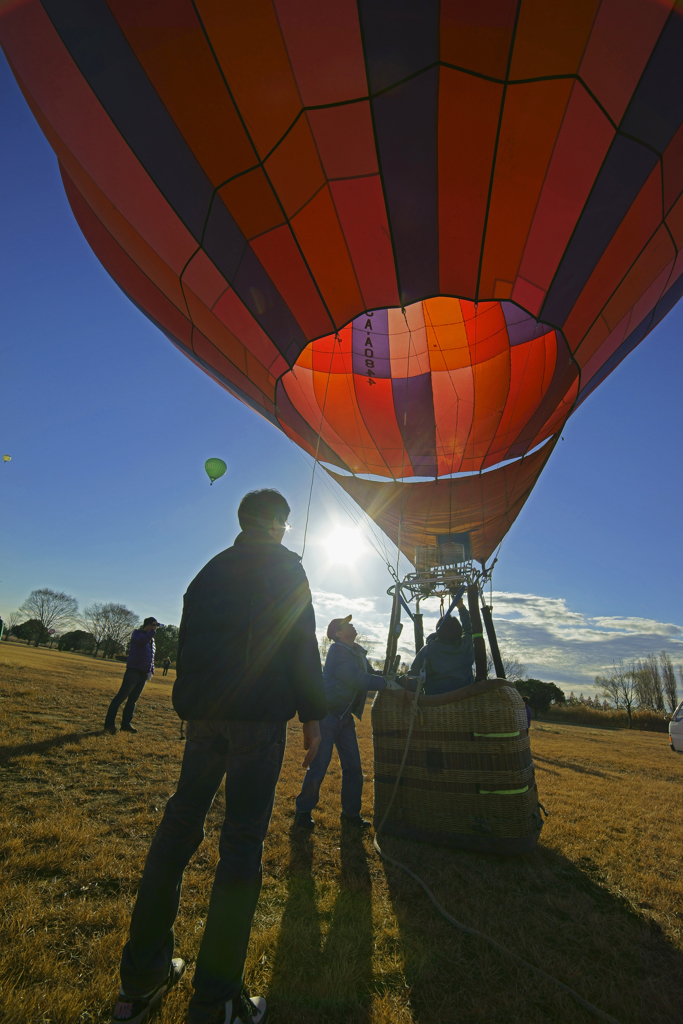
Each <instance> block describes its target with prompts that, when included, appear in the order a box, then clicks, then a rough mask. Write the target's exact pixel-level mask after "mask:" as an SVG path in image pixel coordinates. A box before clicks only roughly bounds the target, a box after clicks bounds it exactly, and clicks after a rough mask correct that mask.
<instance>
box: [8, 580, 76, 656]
mask: <svg viewBox="0 0 683 1024" xmlns="http://www.w3.org/2000/svg"><path fill="white" fill-rule="evenodd" d="M19 611H20V612H22V613H23V614H24V615H26V616H27V617H28V618H29V619H36V620H37V621H38V622H40V623H41V625H42V626H44V627H45V629H54V630H58V629H62V628H63V627H64V626H67V625H69V624H70V623H71V622H73V620H74V619H75V618H76V614H77V612H78V601H77V600H76V598H75V597H70V596H69V594H65V593H64V592H63V591H61V590H50V589H49V588H48V587H43V589H42V590H32V591H31V593H30V594H29V595H28V597H27V598H26V600H25V601H24V603H23V604H22V606H21V607H20V609H19ZM37 646H38V641H37V640H36V647H37Z"/></svg>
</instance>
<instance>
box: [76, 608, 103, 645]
mask: <svg viewBox="0 0 683 1024" xmlns="http://www.w3.org/2000/svg"><path fill="white" fill-rule="evenodd" d="M105 607H106V605H104V604H100V603H98V602H97V601H95V603H94V604H90V605H88V607H87V608H84V609H83V614H82V615H81V618H80V622H79V625H80V626H82V628H83V629H84V630H85V632H86V633H90V635H91V636H92V637H93V638H94V640H95V647H94V650H93V652H92V653H93V658H96V657H97V655H98V654H99V651H100V648H101V647H102V644H103V643H104V641H105V640H106V637H107V615H106V613H105V611H104V609H105Z"/></svg>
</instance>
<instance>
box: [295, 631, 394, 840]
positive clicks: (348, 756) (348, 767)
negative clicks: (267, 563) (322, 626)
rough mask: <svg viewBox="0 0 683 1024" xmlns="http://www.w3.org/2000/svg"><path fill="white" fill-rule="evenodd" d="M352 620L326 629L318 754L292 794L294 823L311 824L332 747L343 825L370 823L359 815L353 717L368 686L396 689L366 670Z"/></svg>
mask: <svg viewBox="0 0 683 1024" xmlns="http://www.w3.org/2000/svg"><path fill="white" fill-rule="evenodd" d="M351 618H352V616H351V615H346V616H345V617H344V618H343V619H332V621H331V622H330V624H329V626H328V627H327V636H328V638H329V639H330V640H331V641H332V643H331V644H330V649H329V650H328V652H327V658H326V659H325V668H324V670H323V679H324V680H325V695H326V697H327V717H326V718H323V720H322V722H321V723H320V736H321V739H320V746H319V747H318V753H317V754H316V756H315V758H314V759H313V761H311V763H310V765H309V766H308V770H307V772H306V774H305V775H304V781H303V785H302V787H301V792H300V793H299V795H298V797H297V798H296V812H295V815H294V823H295V825H297V826H298V827H299V828H314V826H315V822H314V821H313V818H312V817H311V811H312V810H313V808H314V807H317V806H318V800H319V799H320V787H321V785H322V782H323V779H324V778H325V773H326V772H327V769H328V767H329V764H330V759H331V758H332V751H333V750H334V748H335V747H336V748H337V753H338V754H339V761H340V764H341V769H342V784H341V805H342V813H341V821H342V825H351V826H355V827H356V828H367V826H368V825H369V824H370V823H369V822H368V821H365V820H364V819H363V818H362V817H361V813H360V807H361V796H362V793H363V769H362V767H361V761H360V750H359V749H358V738H357V736H356V725H355V722H354V720H353V716H354V715H355V716H356V717H357V718H358V719H360V718H361V716H362V714H363V709H364V707H365V698H366V696H367V693H368V690H385V689H386V688H387V687H390V688H391V689H400V687H399V686H398V684H397V683H396V682H395V680H394V679H393V677H387V678H385V677H384V676H383V675H382V673H381V672H375V671H374V670H373V669H371V668H370V665H369V664H368V659H367V656H366V655H367V651H366V650H365V648H363V647H361V646H360V644H357V643H356V642H355V641H356V637H357V635H358V634H357V632H356V630H355V628H354V627H353V626H352V625H351Z"/></svg>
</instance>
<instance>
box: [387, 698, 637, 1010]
mask: <svg viewBox="0 0 683 1024" xmlns="http://www.w3.org/2000/svg"><path fill="white" fill-rule="evenodd" d="M423 682H424V679H423V678H421V679H420V681H419V682H418V684H417V686H416V688H415V697H414V699H413V700H412V701H411V703H410V722H409V724H408V736H407V738H406V745H405V749H404V751H403V758H402V760H401V764H400V766H399V769H398V772H397V773H396V781H395V783H394V788H393V790H392V793H391V797H390V799H389V803H388V804H387V808H386V810H385V812H384V816H383V818H382V820H381V821H380V823H379V826H378V828H377V830H376V831H375V835H374V837H373V840H372V844H373V846H374V847H375V850H376V851H377V853H378V855H379V856H380V857H381V858H382V860H385V861H387V862H388V863H389V864H393V865H394V867H397V868H400V869H401V871H405V873H406V874H407V875H410V877H411V878H412V879H414V880H415V881H416V882H417V884H418V885H419V886H420V888H421V889H423V890H424V892H425V893H426V894H427V896H428V897H429V899H430V900H431V901H432V903H433V904H434V906H435V907H436V909H437V910H438V912H439V913H440V914H441V916H442V917H443V918H445V919H446V921H448V923H449V924H451V925H453V927H454V928H457V929H458V931H461V932H464V933H465V935H471V936H473V938H475V939H482V940H483V941H484V942H487V943H488V944H489V946H493V948H494V949H497V950H498V952H499V953H502V954H503V955H504V956H507V957H509V958H510V959H511V960H514V961H515V962H516V963H518V964H522V965H523V966H524V967H528V968H529V970H530V971H533V973H534V974H536V975H537V976H538V977H539V978H543V979H544V980H545V981H551V982H552V983H553V985H555V986H557V988H559V989H561V990H562V991H563V992H566V993H567V995H569V996H571V997H572V999H574V1000H575V1002H577V1003H578V1004H579V1005H580V1006H583V1008H584V1010H587V1011H588V1012H589V1013H591V1014H592V1015H593V1016H594V1017H598V1018H599V1019H600V1020H604V1021H607V1022H608V1024H620V1022H619V1021H618V1020H617V1019H616V1017H610V1015H609V1014H608V1013H605V1012H604V1010H601V1009H599V1008H598V1007H597V1006H594V1005H593V1003H589V1002H588V1000H587V999H584V998H583V996H580V995H579V993H578V992H575V991H574V989H573V988H570V987H569V985H565V983H564V982H563V981H559V980H558V979H557V978H554V977H553V975H552V974H548V973H547V971H544V970H542V969H541V968H540V967H535V966H534V964H531V963H529V961H528V960H525V959H524V958H523V957H521V956H518V955H517V954H516V953H513V952H512V951H511V950H509V949H508V948H507V946H503V945H502V943H500V942H497V941H496V939H492V938H491V937H490V936H489V935H484V933H483V932H480V931H477V929H476V928H470V927H469V926H468V925H466V924H463V923H462V922H461V921H457V920H456V919H455V918H454V917H453V916H452V915H451V914H449V913H448V911H447V910H446V909H445V908H444V907H442V906H441V904H440V903H439V901H438V900H437V898H436V896H435V895H434V893H433V892H432V891H431V889H430V888H429V886H428V885H427V883H426V882H425V881H424V879H422V878H420V876H419V875H417V874H416V873H415V872H414V871H412V870H411V869H410V868H409V867H408V865H407V864H404V863H403V862H402V861H400V860H396V859H395V857H390V856H389V854H388V853H385V851H384V850H383V849H382V847H381V846H380V845H379V837H380V834H381V832H382V829H383V828H384V823H385V822H386V820H387V818H388V817H389V813H390V811H391V808H392V806H393V803H394V800H395V798H396V794H397V792H398V787H399V784H400V782H401V776H402V774H403V769H404V768H405V764H406V759H407V757H408V750H409V748H410V740H411V737H412V734H413V727H414V725H415V719H416V717H417V713H418V710H419V709H418V703H417V701H418V697H419V696H420V690H421V689H422V684H423Z"/></svg>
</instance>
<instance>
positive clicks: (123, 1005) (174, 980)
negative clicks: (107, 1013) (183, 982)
mask: <svg viewBox="0 0 683 1024" xmlns="http://www.w3.org/2000/svg"><path fill="white" fill-rule="evenodd" d="M184 973H185V961H184V960H181V959H180V957H174V958H173V960H171V970H170V971H169V975H168V978H167V979H166V981H162V983H161V984H160V985H157V987H156V988H155V989H153V990H152V991H151V992H150V993H149V995H146V996H140V997H139V998H137V999H134V998H133V999H130V998H128V996H126V995H125V993H124V992H123V991H119V998H118V1001H117V1003H116V1006H115V1007H114V1012H113V1013H112V1015H111V1024H144V1022H145V1021H146V1020H147V1019H148V1018H149V1015H150V1012H151V1011H152V1010H153V1009H154V1008H155V1007H156V1005H157V1003H160V1002H161V1000H162V999H163V997H164V996H165V995H166V993H167V992H170V990H171V989H172V988H173V987H174V985H177V984H178V982H179V981H180V979H181V978H182V976H183V975H184Z"/></svg>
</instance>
